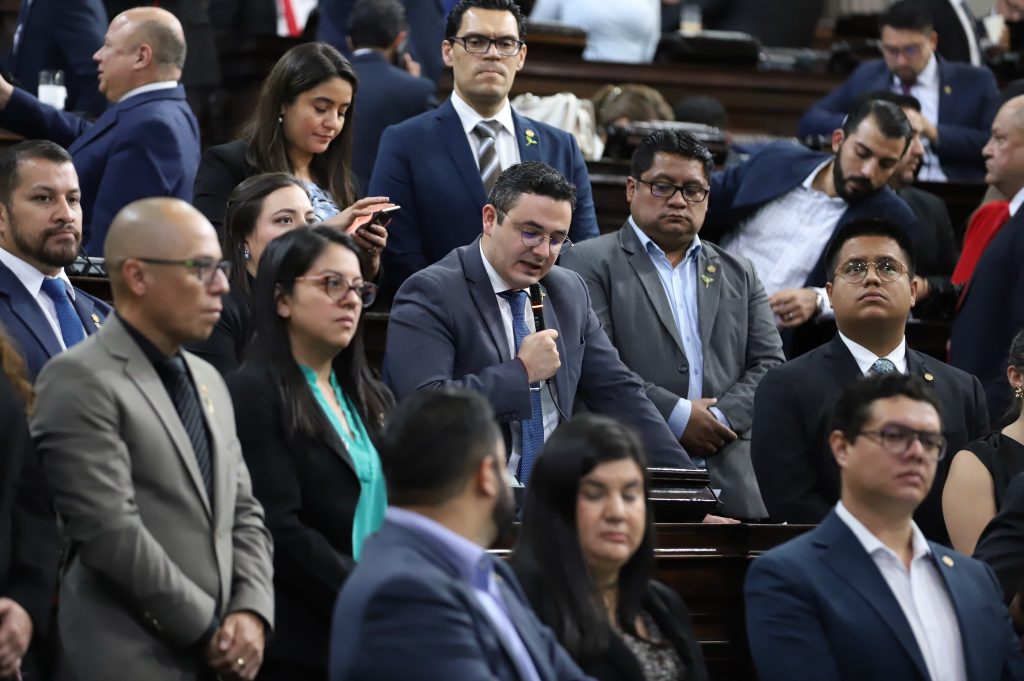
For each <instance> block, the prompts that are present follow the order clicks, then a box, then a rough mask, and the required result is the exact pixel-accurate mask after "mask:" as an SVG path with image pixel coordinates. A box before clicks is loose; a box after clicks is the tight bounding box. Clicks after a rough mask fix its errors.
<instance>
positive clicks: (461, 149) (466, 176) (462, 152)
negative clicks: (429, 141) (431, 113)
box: [436, 98, 487, 206]
mask: <svg viewBox="0 0 1024 681" xmlns="http://www.w3.org/2000/svg"><path fill="white" fill-rule="evenodd" d="M436 116H437V122H438V126H439V128H440V136H441V141H442V142H443V143H444V146H445V148H446V149H447V150H448V154H449V155H450V156H451V159H452V164H453V165H454V166H455V169H456V170H457V171H458V173H459V175H460V176H461V177H462V181H463V183H464V184H465V185H466V189H467V190H468V191H469V193H470V194H471V195H472V196H473V200H474V201H475V202H476V204H477V205H478V206H482V205H484V204H485V203H487V192H485V191H484V182H483V180H481V179H480V169H479V168H478V167H477V165H476V159H475V158H473V149H472V147H470V146H469V141H468V140H467V139H466V133H465V131H464V130H463V129H462V121H461V120H460V119H459V114H457V113H455V107H454V106H452V100H451V99H450V98H449V99H448V101H447V102H445V103H444V104H442V105H441V107H440V108H439V109H438V110H437V114H436Z"/></svg>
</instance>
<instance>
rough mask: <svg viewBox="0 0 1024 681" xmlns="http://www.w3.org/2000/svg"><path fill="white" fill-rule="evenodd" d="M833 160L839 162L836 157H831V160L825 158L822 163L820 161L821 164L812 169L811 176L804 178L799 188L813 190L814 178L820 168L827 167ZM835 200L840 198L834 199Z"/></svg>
mask: <svg viewBox="0 0 1024 681" xmlns="http://www.w3.org/2000/svg"><path fill="white" fill-rule="evenodd" d="M833 160H834V161H836V162H837V163H838V162H839V159H838V158H837V157H835V156H833V157H831V158H826V159H825V160H824V161H822V162H821V163H819V164H818V165H816V166H815V167H814V170H812V171H811V174H810V175H808V176H807V177H805V178H804V181H803V182H801V183H800V186H801V187H803V188H804V189H814V186H813V185H814V178H815V177H817V176H818V173H820V172H821V169H822V168H824V167H825V166H827V165H828V164H829V163H831V162H832V161H833ZM829 198H832V197H829ZM836 198H840V197H836Z"/></svg>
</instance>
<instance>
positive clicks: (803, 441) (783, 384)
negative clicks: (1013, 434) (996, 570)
mask: <svg viewBox="0 0 1024 681" xmlns="http://www.w3.org/2000/svg"><path fill="white" fill-rule="evenodd" d="M907 368H908V370H909V373H910V374H911V375H913V376H919V377H922V378H924V380H925V381H926V382H927V383H928V384H929V385H930V386H931V388H932V389H933V390H934V391H935V393H936V395H937V396H938V398H939V404H940V405H941V406H942V413H941V414H940V416H941V417H942V428H943V434H944V435H945V436H946V439H947V440H948V442H949V446H948V449H947V451H948V452H952V453H955V452H956V451H958V450H960V449H963V448H964V446H965V445H966V444H967V443H969V442H971V441H973V440H975V439H977V438H979V437H982V436H984V435H985V434H986V433H988V430H989V427H988V410H987V409H986V408H985V394H984V393H983V392H982V389H981V383H980V382H979V381H978V379H977V378H975V377H974V376H971V375H969V374H966V373H964V372H962V371H960V370H958V369H954V368H953V367H951V366H949V365H947V364H943V363H942V362H940V361H939V360H937V359H934V358H932V357H929V356H927V355H924V354H922V353H920V352H917V351H916V350H911V349H910V348H907ZM861 376H862V374H861V372H860V367H858V366H857V362H856V361H855V360H854V359H853V355H852V354H850V350H849V349H848V348H847V347H846V344H845V343H843V341H842V339H841V338H839V336H838V334H837V335H836V336H835V338H833V339H832V341H831V342H829V343H826V344H824V345H822V346H820V347H818V348H816V349H814V350H812V351H811V352H809V353H807V354H805V355H801V356H800V357H798V358H796V359H794V360H792V361H790V362H787V363H786V364H782V365H780V366H778V367H775V368H774V369H772V370H770V371H769V372H768V374H767V375H765V377H764V378H763V379H761V383H760V384H759V385H758V386H757V393H756V394H755V395H754V430H753V436H752V439H751V446H750V455H751V458H752V459H753V462H754V471H755V472H756V473H757V482H758V485H760V487H761V496H762V498H763V499H764V504H765V506H766V507H767V508H768V515H769V516H770V517H771V519H772V520H774V521H777V522H790V523H819V522H821V520H822V519H823V518H824V517H825V516H826V515H827V514H828V512H829V511H830V510H831V509H832V506H834V505H835V503H836V501H838V500H839V467H838V466H837V465H836V462H835V459H834V458H833V457H832V450H831V449H830V448H829V445H828V435H829V433H830V432H831V431H832V428H831V420H832V410H833V408H834V407H835V403H836V401H837V400H838V399H839V394H840V392H842V389H843V386H844V385H846V384H848V383H850V382H851V381H854V380H857V379H858V378H860V377H861ZM929 377H930V378H929ZM952 458H953V457H952V456H947V457H946V458H944V459H943V460H942V461H940V462H939V466H938V470H937V471H936V473H935V482H934V484H933V485H932V489H931V491H930V492H929V493H928V496H927V497H926V498H925V500H924V502H922V504H921V505H920V506H919V507H918V509H917V513H915V515H914V519H915V520H916V521H917V524H918V525H919V526H920V528H921V531H922V532H924V534H925V536H926V537H928V538H929V539H931V540H932V541H936V542H939V543H942V544H946V545H949V535H948V534H947V532H946V524H945V521H944V520H943V518H942V488H943V486H944V485H945V483H946V476H947V475H948V473H949V462H950V460H951V459H952Z"/></svg>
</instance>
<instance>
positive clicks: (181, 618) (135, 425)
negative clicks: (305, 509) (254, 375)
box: [31, 316, 274, 681]
mask: <svg viewBox="0 0 1024 681" xmlns="http://www.w3.org/2000/svg"><path fill="white" fill-rule="evenodd" d="M184 356H185V359H186V362H187V364H188V368H189V370H190V372H191V373H192V376H193V378H194V381H195V384H196V388H197V390H198V393H199V398H200V401H201V402H202V405H203V408H204V415H205V417H206V425H207V428H208V430H209V433H210V441H211V451H212V457H213V485H214V499H213V504H212V507H211V503H210V500H209V498H208V497H207V494H206V489H205V486H204V484H203V480H202V477H201V474H200V472H199V467H198V465H197V463H196V458H195V454H194V452H193V450H192V446H191V444H190V442H189V439H188V434H187V432H186V431H185V428H184V426H182V424H181V420H180V419H179V418H178V414H177V412H176V411H175V409H174V405H173V403H172V401H171V398H170V396H169V395H168V393H167V391H166V389H165V388H164V386H163V384H162V383H161V381H160V378H159V376H158V375H157V373H156V370H155V369H154V368H153V365H152V363H151V362H150V361H149V360H148V359H147V358H146V356H145V354H143V351H142V349H141V348H140V347H139V346H138V344H137V343H136V342H135V341H134V339H132V337H131V336H130V335H129V333H128V331H127V330H126V329H125V327H124V325H123V324H122V323H121V321H120V319H118V318H117V317H115V316H111V317H110V318H109V319H108V320H107V323H106V324H105V325H104V326H103V328H102V329H101V330H100V331H99V332H98V333H96V334H95V335H93V336H90V337H89V338H88V339H87V340H86V341H83V342H82V343H80V344H78V345H76V346H75V347H73V348H71V349H70V350H69V351H67V352H63V353H61V354H60V355H57V356H56V357H55V358H54V359H53V360H51V361H50V362H49V363H48V364H47V365H46V367H45V369H44V370H43V371H42V373H40V375H39V378H38V380H37V382H36V391H37V394H38V400H37V402H36V405H37V407H36V412H35V414H34V415H33V418H32V422H31V427H32V435H33V437H34V438H35V440H36V444H37V445H38V448H39V454H40V456H41V457H42V460H43V465H44V466H45V468H46V472H47V474H48V476H49V481H50V484H51V485H52V487H53V494H54V499H55V501H56V505H57V510H58V511H59V513H60V515H61V516H62V517H63V519H64V523H65V524H64V531H65V533H66V535H67V536H68V538H69V539H70V541H71V543H72V549H71V557H70V560H68V561H67V562H66V567H65V572H64V576H63V579H62V582H61V587H60V612H59V615H58V625H59V628H60V637H61V641H62V653H61V655H62V659H61V660H60V667H61V668H62V669H64V670H66V671H67V672H71V676H69V678H75V679H77V681H92V680H96V681H102V680H105V679H115V678H116V679H146V680H147V681H165V680H166V681H171V680H172V679H173V680H174V681H178V680H184V679H195V678H196V676H197V674H198V672H199V670H201V669H203V660H202V658H201V655H202V651H201V649H199V648H197V646H196V644H197V643H198V642H199V641H200V639H201V638H202V637H203V634H204V633H205V632H206V631H207V630H208V628H209V627H210V625H211V623H212V622H213V621H214V617H215V616H216V617H223V616H224V615H226V614H228V613H230V612H236V611H239V610H249V611H252V612H254V613H256V614H258V615H259V616H261V617H262V618H263V619H264V620H266V622H267V623H268V624H273V617H274V613H273V609H274V592H273V586H272V583H271V574H272V560H271V552H272V546H271V539H270V533H269V532H268V531H267V529H266V527H265V526H264V524H263V509H262V508H261V506H260V504H259V502H257V501H256V499H255V498H254V497H253V496H252V488H251V485H250V482H249V472H248V470H247V469H246V467H245V463H244V461H243V459H242V456H241V448H240V446H239V444H238V438H237V437H236V436H235V418H234V413H233V409H232V406H231V398H230V396H229V395H228V392H227V389H226V388H225V386H224V382H223V380H222V379H221V377H220V374H218V373H217V371H216V370H215V369H214V368H213V367H212V366H210V365H209V364H207V363H206V362H204V361H202V360H201V359H198V358H196V357H195V356H193V355H190V354H188V353H184ZM268 633H269V632H268Z"/></svg>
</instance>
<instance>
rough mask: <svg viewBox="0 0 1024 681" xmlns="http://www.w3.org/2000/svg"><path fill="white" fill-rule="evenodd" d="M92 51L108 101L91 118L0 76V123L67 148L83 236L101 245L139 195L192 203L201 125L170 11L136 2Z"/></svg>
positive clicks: (96, 247) (90, 244)
mask: <svg viewBox="0 0 1024 681" xmlns="http://www.w3.org/2000/svg"><path fill="white" fill-rule="evenodd" d="M94 59H95V60H96V62H97V63H98V64H99V90H100V92H102V93H103V94H104V95H105V96H106V98H107V100H108V101H109V102H110V103H111V104H112V106H111V107H110V108H109V109H107V110H106V111H105V112H104V113H103V115H102V116H100V117H99V119H97V120H96V122H95V123H90V122H89V121H87V120H85V119H83V118H80V117H78V116H74V115H71V114H67V113H64V112H62V111H58V110H57V109H54V108H53V107H50V106H47V105H45V104H42V103H40V102H39V100H37V99H36V98H35V97H33V96H31V95H29V94H28V93H27V92H25V91H24V90H21V89H20V88H14V87H12V86H11V85H10V83H8V82H7V81H5V80H3V79H0V125H2V126H4V127H6V128H9V129H10V130H13V131H14V132H17V133H19V134H21V135H24V136H25V137H29V138H41V139H49V140H52V141H54V142H57V143H58V144H60V145H61V146H64V147H66V148H67V150H68V151H69V152H71V156H72V158H74V160H75V168H76V169H77V171H78V177H79V179H80V181H81V186H82V214H83V225H82V234H83V244H84V246H85V248H86V249H87V250H88V251H89V252H92V253H100V252H101V251H102V250H103V241H104V239H105V238H106V234H107V229H108V227H109V226H110V223H111V222H112V221H113V219H114V216H115V215H116V214H117V212H118V211H120V210H121V208H123V207H124V206H126V205H128V204H129V203H131V202H133V201H135V200H136V199H142V198H148V197H154V196H170V197H177V198H180V199H182V200H184V201H187V202H191V201H192V185H193V183H194V182H195V175H196V168H198V167H199V126H198V124H197V123H196V118H195V116H194V115H193V114H192V110H191V109H190V108H189V106H188V104H187V103H186V101H185V90H184V88H183V87H182V86H181V85H180V84H179V83H178V80H179V79H180V78H181V69H182V66H183V65H184V63H185V38H184V33H183V32H182V29H181V24H180V23H179V22H178V20H177V19H175V18H174V15H173V14H171V13H170V12H168V11H167V10H164V9H159V8H156V7H138V8H134V9H130V10H128V11H126V12H122V13H121V14H119V15H117V16H116V17H115V18H114V20H113V21H111V22H110V28H109V29H108V30H107V35H106V38H105V39H104V43H103V47H101V48H100V49H99V51H98V52H96V55H95V56H94Z"/></svg>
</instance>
